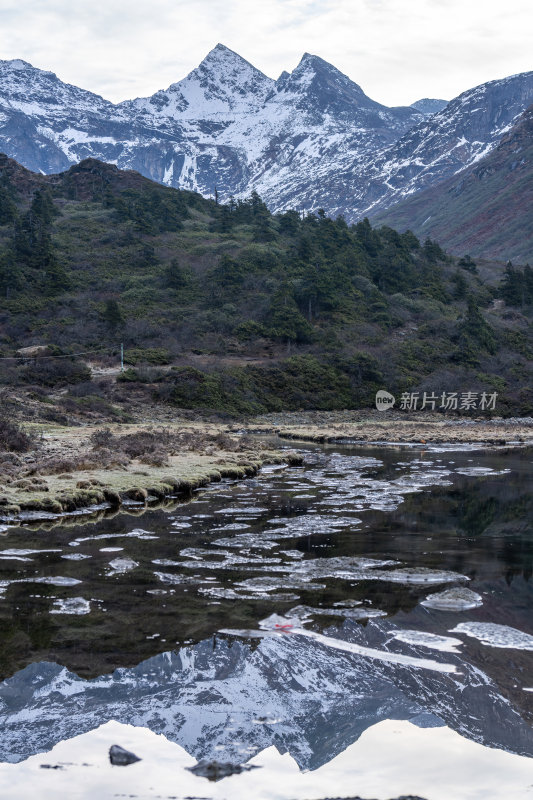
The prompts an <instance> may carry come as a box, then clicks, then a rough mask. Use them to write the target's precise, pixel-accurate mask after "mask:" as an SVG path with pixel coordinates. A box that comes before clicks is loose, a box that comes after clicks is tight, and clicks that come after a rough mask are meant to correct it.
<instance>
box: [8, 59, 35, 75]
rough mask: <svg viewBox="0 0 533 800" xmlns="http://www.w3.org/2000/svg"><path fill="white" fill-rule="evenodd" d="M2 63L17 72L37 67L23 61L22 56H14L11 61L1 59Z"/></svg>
mask: <svg viewBox="0 0 533 800" xmlns="http://www.w3.org/2000/svg"><path fill="white" fill-rule="evenodd" d="M0 64H2V66H6V67H7V68H8V69H12V70H13V71H16V72H19V71H21V70H26V69H35V67H33V66H32V65H31V64H29V63H28V62H27V61H23V60H22V59H21V58H13V59H12V60H11V61H0Z"/></svg>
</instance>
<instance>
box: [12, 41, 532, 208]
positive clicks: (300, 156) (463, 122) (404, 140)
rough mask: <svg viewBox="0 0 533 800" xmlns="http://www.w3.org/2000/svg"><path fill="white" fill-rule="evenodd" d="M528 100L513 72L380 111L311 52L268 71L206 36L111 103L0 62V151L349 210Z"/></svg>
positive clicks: (36, 165) (398, 187) (474, 155)
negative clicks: (172, 70)
mask: <svg viewBox="0 0 533 800" xmlns="http://www.w3.org/2000/svg"><path fill="white" fill-rule="evenodd" d="M532 101H533V73H524V74H522V75H517V76H513V77H511V78H507V79H504V80H501V81H493V82H491V83H487V84H484V85H483V86H480V87H477V88H476V89H473V90H470V91H469V92H465V93H464V94H462V95H460V97H458V98H456V99H455V100H452V101H451V103H449V104H448V105H447V106H446V107H445V108H443V109H441V110H439V111H437V113H430V112H431V111H433V110H434V109H436V108H437V106H439V105H440V104H441V103H442V102H443V101H434V100H423V101H419V103H418V104H416V103H415V104H414V106H415V107H399V108H387V107H386V106H383V105H381V104H379V103H377V102H375V101H374V100H371V99H370V98H369V97H367V95H365V93H364V91H363V90H362V89H361V87H360V86H358V85H357V84H356V83H354V82H353V81H351V80H350V79H349V78H348V77H347V76H346V75H343V73H341V72H340V71H339V70H337V69H336V68H335V67H334V66H332V65H331V64H328V63H327V62H325V61H323V60H322V59H321V58H318V57H317V56H313V55H310V54H308V53H306V54H305V55H304V56H303V57H302V59H301V61H300V63H299V64H298V66H297V67H296V69H294V70H293V72H292V73H290V74H289V73H287V72H284V73H282V74H281V76H280V77H279V78H278V80H276V81H274V80H272V79H271V78H268V77H267V76H266V75H263V73H261V72H260V71H259V70H257V69H256V68H255V67H253V66H252V65H251V64H249V63H248V62H247V61H245V60H244V59H243V58H241V57H240V56H239V55H238V54H236V53H234V52H232V51H231V50H229V49H228V48H227V47H224V46H223V45H217V47H215V48H214V50H212V51H211V52H210V53H209V54H208V55H207V57H206V58H205V59H204V60H203V61H202V63H201V64H200V65H199V66H198V67H197V68H196V69H194V70H193V71H192V72H191V73H190V74H189V75H188V76H187V77H186V78H184V79H183V80H181V81H179V82H177V83H174V84H172V85H171V86H170V87H169V88H168V89H167V90H166V91H159V92H156V93H155V94H154V95H152V96H151V97H148V98H138V99H136V100H131V101H126V102H123V103H119V104H113V103H110V102H108V101H106V100H104V99H103V98H102V97H99V96H98V95H95V94H92V93H91V92H87V91H84V90H82V89H79V88H77V87H75V86H70V85H68V84H64V83H62V82H61V81H60V80H59V79H58V78H57V77H56V76H55V75H54V74H53V73H51V72H45V71H42V70H39V69H36V68H34V67H32V66H31V65H30V64H27V63H26V62H24V61H20V60H15V61H2V62H0V150H3V151H5V152H6V153H7V155H9V156H10V157H12V158H15V159H16V160H17V161H20V162H21V163H22V164H24V165H25V166H26V167H28V168H30V169H32V170H34V171H37V172H39V171H41V172H43V173H52V172H60V171H62V170H65V169H67V168H68V167H69V166H70V165H72V164H74V163H76V162H78V161H81V160H82V159H84V158H88V157H94V158H98V159H101V160H103V161H107V162H110V163H113V164H116V165H117V166H119V167H120V168H122V169H135V170H138V171H139V172H140V173H141V174H143V175H145V176H146V177H149V178H151V179H153V180H156V181H159V182H161V183H164V184H166V185H168V186H175V187H180V188H187V189H194V190H197V191H200V192H201V193H203V194H204V195H212V194H213V193H214V190H215V187H216V188H217V189H218V192H219V195H220V196H221V198H222V199H228V198H229V197H230V196H231V195H234V196H236V197H245V196H248V195H249V194H250V192H251V191H252V190H253V189H255V190H257V191H258V192H259V193H260V194H261V195H262V197H263V198H264V199H265V201H266V202H267V203H268V205H269V206H270V208H271V209H273V210H282V209H286V208H291V207H294V208H300V209H317V208H320V207H323V208H325V210H326V211H327V212H329V213H331V214H338V213H343V214H345V216H346V217H347V219H348V220H354V219H357V218H359V217H361V216H363V215H365V214H368V213H370V212H372V213H374V212H376V211H377V210H378V209H382V208H386V207H388V206H390V205H391V204H392V203H394V202H396V201H397V200H399V199H401V198H402V197H404V196H406V195H410V194H413V193H415V192H417V191H419V190H420V189H422V188H424V187H426V186H428V185H431V184H433V183H435V182H437V181H439V180H441V179H443V178H445V177H448V176H449V175H451V174H453V173H455V172H457V171H458V170H460V169H463V168H464V167H465V166H468V165H470V164H472V163H473V162H474V161H475V160H476V159H479V158H481V157H482V156H483V155H484V154H486V153H488V152H489V151H490V150H491V149H492V148H494V147H495V146H496V144H497V143H498V141H499V139H500V138H501V136H502V135H503V133H504V132H505V131H506V130H508V128H509V126H510V125H512V124H513V122H514V121H515V120H516V118H517V117H518V115H519V114H521V113H522V112H523V111H524V109H525V108H526V107H527V106H528V105H529V103H531V102H532ZM436 104H437V105H436ZM428 114H429V116H428Z"/></svg>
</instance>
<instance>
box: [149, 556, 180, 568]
mask: <svg viewBox="0 0 533 800" xmlns="http://www.w3.org/2000/svg"><path fill="white" fill-rule="evenodd" d="M152 564H157V566H158V567H179V566H180V562H179V561H172V559H171V558H154V559H152Z"/></svg>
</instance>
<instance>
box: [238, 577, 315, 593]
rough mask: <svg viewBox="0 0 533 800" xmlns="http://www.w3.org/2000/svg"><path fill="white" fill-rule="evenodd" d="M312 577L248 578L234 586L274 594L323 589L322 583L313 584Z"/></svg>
mask: <svg viewBox="0 0 533 800" xmlns="http://www.w3.org/2000/svg"><path fill="white" fill-rule="evenodd" d="M312 578H313V576H312V575H301V576H300V575H291V576H289V577H287V578H282V577H280V578H277V577H275V576H273V575H264V576H263V575H262V576H260V577H257V578H248V579H247V580H244V581H237V583H236V584H235V585H236V586H242V587H243V588H244V589H258V590H259V591H262V592H274V591H276V590H277V589H306V590H308V589H325V588H326V586H325V584H324V583H314V582H313V581H312Z"/></svg>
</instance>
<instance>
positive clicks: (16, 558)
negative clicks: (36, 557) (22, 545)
mask: <svg viewBox="0 0 533 800" xmlns="http://www.w3.org/2000/svg"><path fill="white" fill-rule="evenodd" d="M0 559H2V561H33V558H25V557H24V556H6V555H4V554H3V553H0Z"/></svg>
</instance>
